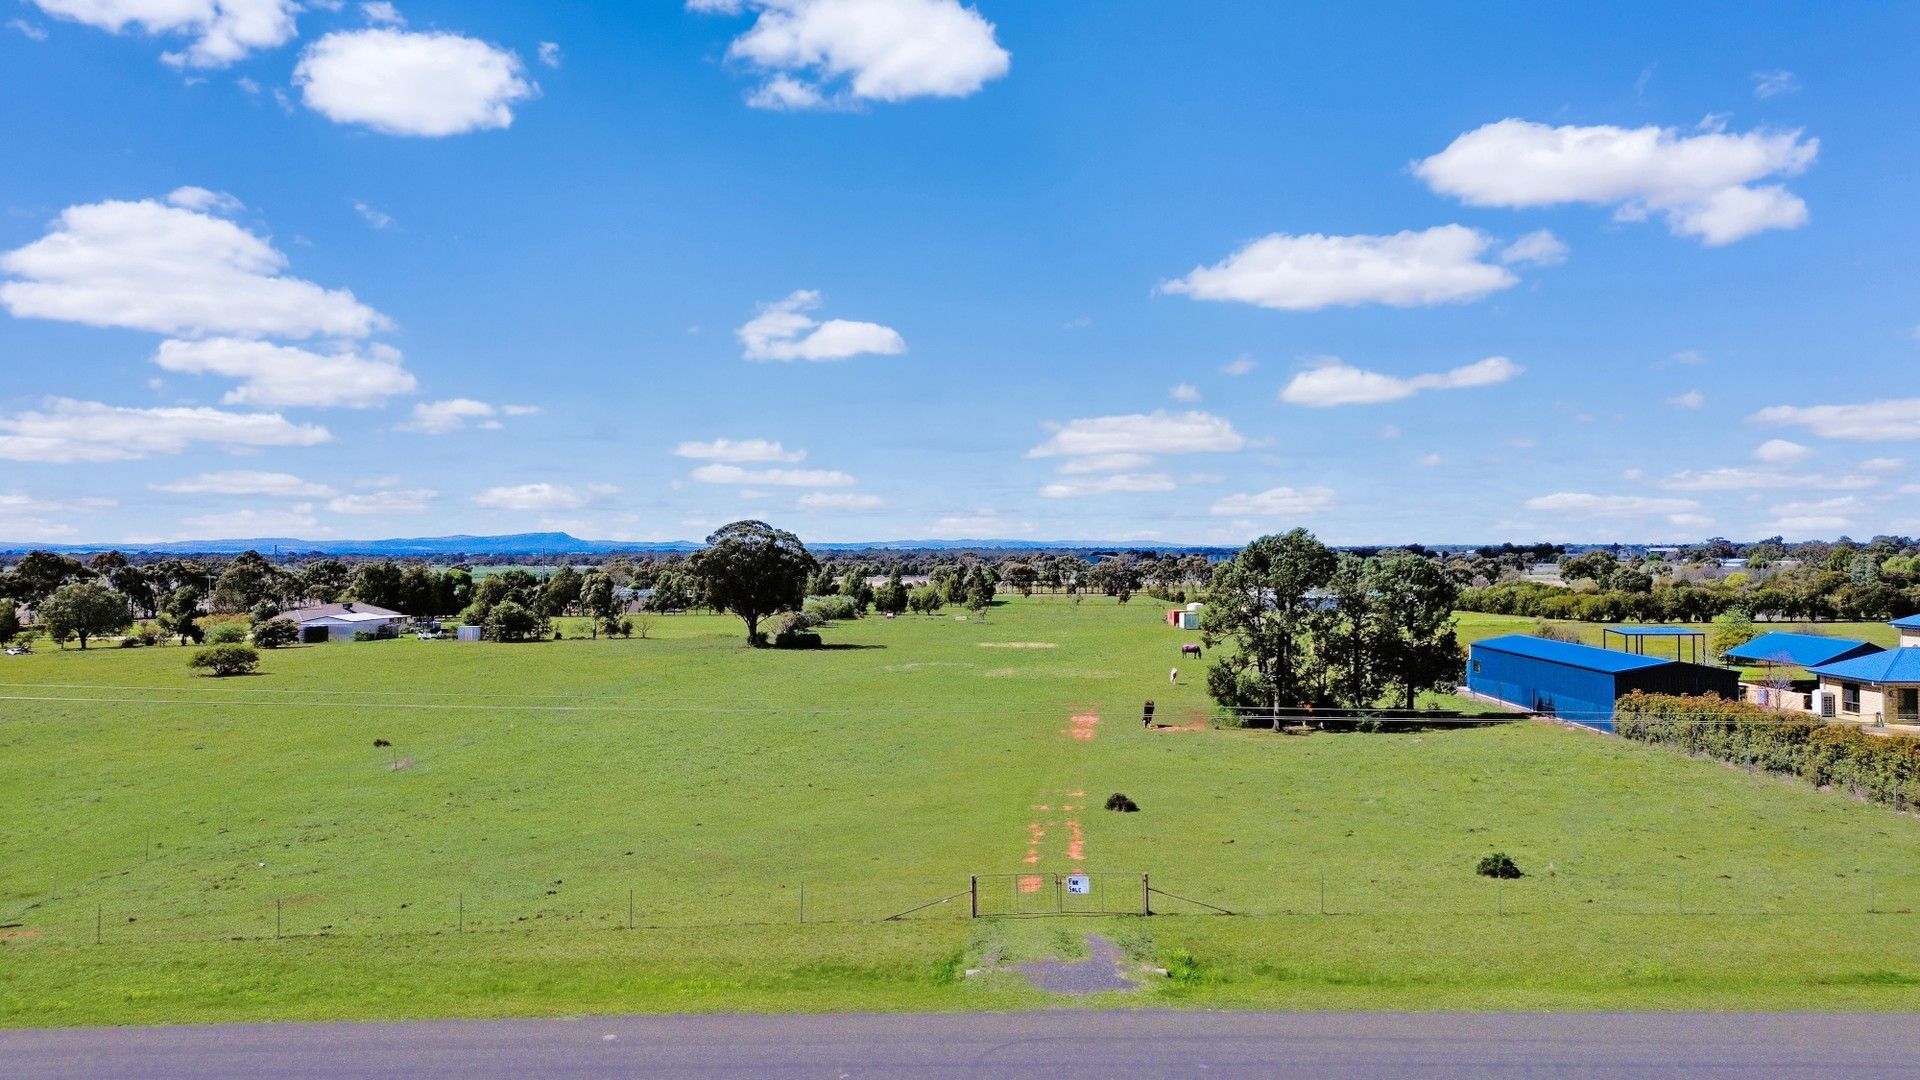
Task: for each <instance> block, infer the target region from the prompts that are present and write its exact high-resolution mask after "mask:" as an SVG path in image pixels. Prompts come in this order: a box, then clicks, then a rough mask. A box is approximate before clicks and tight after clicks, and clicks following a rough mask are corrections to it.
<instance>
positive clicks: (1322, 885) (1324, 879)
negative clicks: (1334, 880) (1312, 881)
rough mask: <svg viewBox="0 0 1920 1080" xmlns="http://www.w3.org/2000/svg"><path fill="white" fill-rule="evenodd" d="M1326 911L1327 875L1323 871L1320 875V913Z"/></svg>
mask: <svg viewBox="0 0 1920 1080" xmlns="http://www.w3.org/2000/svg"><path fill="white" fill-rule="evenodd" d="M1326 913H1327V875H1326V874H1325V873H1324V872H1323V873H1322V874H1321V875H1320V914H1322V915H1325V914H1326Z"/></svg>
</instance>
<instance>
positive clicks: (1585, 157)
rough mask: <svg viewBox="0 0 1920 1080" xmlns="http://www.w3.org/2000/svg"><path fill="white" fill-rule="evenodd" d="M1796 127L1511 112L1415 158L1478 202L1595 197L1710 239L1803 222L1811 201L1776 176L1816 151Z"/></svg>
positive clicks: (1628, 216) (1433, 182) (1544, 202)
mask: <svg viewBox="0 0 1920 1080" xmlns="http://www.w3.org/2000/svg"><path fill="white" fill-rule="evenodd" d="M1819 150H1820V143H1819V140H1817V139H1802V138H1801V133H1800V132H1798V131H1783V132H1770V131H1751V132H1747V133H1746V134H1744V135H1730V134H1727V133H1726V132H1724V131H1719V130H1706V131H1701V132H1699V133H1697V134H1692V135H1687V134H1682V133H1681V132H1679V131H1677V130H1675V129H1674V128H1661V127H1652V126H1649V127H1641V128H1621V127H1612V126H1609V125H1595V126H1590V127H1578V126H1572V125H1569V126H1564V127H1550V126H1548V125H1546V124H1536V123H1533V122H1531V121H1527V120H1515V119H1507V120H1500V121H1497V122H1495V123H1491V124H1487V125H1486V126H1484V127H1480V128H1476V129H1474V130H1473V131H1469V132H1467V133H1466V134H1464V135H1461V136H1460V137H1459V138H1457V139H1455V140H1453V143H1452V145H1450V146H1448V147H1447V148H1446V149H1445V150H1442V151H1441V152H1440V153H1438V154H1435V155H1433V156H1432V157H1430V158H1427V159H1426V160H1424V161H1420V162H1417V163H1415V165H1414V172H1415V173H1416V174H1417V175H1418V176H1419V177H1420V178H1421V179H1422V180H1425V181H1426V182H1427V186H1428V187H1430V188H1432V189H1433V190H1434V191H1436V192H1439V193H1440V194H1442V195H1451V196H1453V197H1455V198H1457V199H1459V200H1461V201H1462V202H1465V203H1467V204H1469V205H1472V206H1504V207H1512V208H1524V207H1539V206H1553V205H1557V204H1561V203H1590V204H1593V205H1598V206H1611V207H1614V208H1615V210H1614V216H1615V218H1616V219H1617V220H1622V221H1637V220H1640V219H1643V218H1645V217H1646V216H1648V215H1649V214H1654V213H1658V214H1660V215H1662V216H1663V217H1665V219H1666V221H1667V226H1668V228H1670V229H1671V230H1672V231H1673V232H1674V233H1676V234H1678V235H1683V236H1695V237H1698V238H1699V239H1700V240H1701V241H1702V242H1704V243H1706V244H1709V245H1716V246H1717V245H1720V244H1730V243H1732V242H1734V241H1735V240H1739V239H1742V238H1743V237H1747V236H1751V235H1753V234H1754V233H1757V232H1762V231H1764V230H1767V229H1794V228H1798V227H1800V226H1801V225H1804V224H1806V221H1807V204H1806V203H1804V202H1802V201H1801V200H1800V198H1799V197H1798V196H1796V195H1794V194H1793V193H1792V192H1790V191H1788V190H1787V189H1786V188H1785V187H1783V186H1781V185H1779V184H1759V183H1757V182H1758V181H1762V180H1767V179H1770V178H1786V177H1791V176H1797V175H1799V174H1800V173H1801V172H1803V171H1805V170H1806V169H1807V167H1808V166H1810V165H1812V164H1813V160H1814V158H1815V157H1816V156H1817V155H1818V154H1819Z"/></svg>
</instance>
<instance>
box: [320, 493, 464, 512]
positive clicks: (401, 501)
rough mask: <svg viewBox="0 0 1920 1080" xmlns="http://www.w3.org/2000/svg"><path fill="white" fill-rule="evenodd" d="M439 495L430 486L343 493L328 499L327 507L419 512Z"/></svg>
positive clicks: (361, 510) (339, 509) (358, 510)
mask: <svg viewBox="0 0 1920 1080" xmlns="http://www.w3.org/2000/svg"><path fill="white" fill-rule="evenodd" d="M439 497H440V493H439V492H437V491H433V490H431V489H428V488H415V489H412V490H402V489H398V488H395V489H389V490H387V491H368V492H360V493H356V494H352V495H341V496H339V497H338V498H334V499H330V500H328V502H327V509H328V510H331V511H333V512H334V513H336V514H418V513H423V512H425V511H426V509H427V506H428V505H429V504H430V503H432V502H433V500H435V499H437V498H439Z"/></svg>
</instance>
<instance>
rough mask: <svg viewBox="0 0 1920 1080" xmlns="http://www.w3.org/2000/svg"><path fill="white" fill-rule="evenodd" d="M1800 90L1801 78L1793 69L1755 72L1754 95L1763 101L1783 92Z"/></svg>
mask: <svg viewBox="0 0 1920 1080" xmlns="http://www.w3.org/2000/svg"><path fill="white" fill-rule="evenodd" d="M1799 91H1800V79H1799V77H1798V76H1796V75H1794V73H1793V72H1791V71H1786V70H1783V69H1779V68H1776V69H1774V70H1772V71H1756V72H1754V73H1753V96H1754V97H1757V98H1759V99H1760V100H1762V101H1765V100H1766V99H1768V98H1770V97H1779V96H1780V95H1782V94H1795V93H1799Z"/></svg>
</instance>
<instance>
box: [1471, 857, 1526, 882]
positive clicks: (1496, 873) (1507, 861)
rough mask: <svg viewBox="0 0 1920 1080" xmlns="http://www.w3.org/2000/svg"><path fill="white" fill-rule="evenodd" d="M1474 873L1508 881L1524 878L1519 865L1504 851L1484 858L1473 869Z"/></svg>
mask: <svg viewBox="0 0 1920 1080" xmlns="http://www.w3.org/2000/svg"><path fill="white" fill-rule="evenodd" d="M1473 872H1474V873H1476V874H1479V875H1480V876H1481V877H1490V878H1500V879H1503V880H1507V881H1511V880H1513V879H1514V878H1517V877H1522V876H1524V875H1522V874H1521V873H1520V866H1519V864H1517V863H1515V862H1514V861H1513V860H1512V859H1511V858H1509V857H1508V856H1507V853H1506V852H1504V851H1496V852H1494V853H1493V854H1491V855H1488V856H1485V857H1483V858H1482V859H1481V860H1480V862H1479V864H1478V865H1477V866H1475V867H1474V868H1473Z"/></svg>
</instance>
